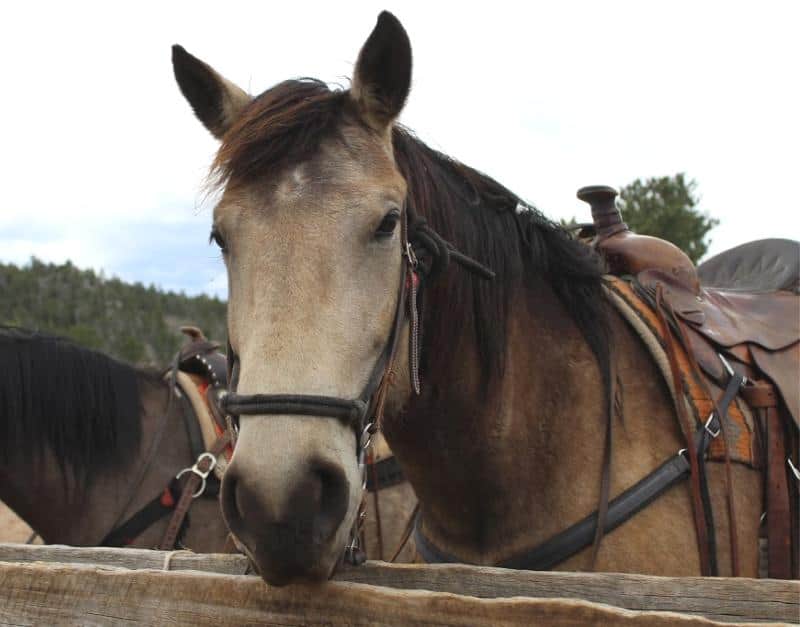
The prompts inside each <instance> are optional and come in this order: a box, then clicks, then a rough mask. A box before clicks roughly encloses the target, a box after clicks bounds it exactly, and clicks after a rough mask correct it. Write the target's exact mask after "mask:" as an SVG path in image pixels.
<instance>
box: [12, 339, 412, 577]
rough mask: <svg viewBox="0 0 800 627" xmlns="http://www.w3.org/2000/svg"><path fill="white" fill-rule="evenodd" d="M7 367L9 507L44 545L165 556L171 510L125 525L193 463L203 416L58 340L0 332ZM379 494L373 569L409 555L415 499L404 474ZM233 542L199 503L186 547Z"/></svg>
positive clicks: (379, 455)
mask: <svg viewBox="0 0 800 627" xmlns="http://www.w3.org/2000/svg"><path fill="white" fill-rule="evenodd" d="M0 363H2V364H3V365H4V370H3V371H4V372H5V373H7V376H6V377H4V378H3V379H2V380H0V390H2V392H0V410H2V416H3V417H4V421H3V424H2V429H0V434H2V435H3V438H2V439H3V443H4V445H3V447H2V449H0V501H2V502H4V503H8V504H9V505H10V506H11V508H12V510H15V511H16V512H17V513H18V514H20V515H21V516H22V517H23V519H24V520H25V521H26V522H27V523H28V525H29V526H30V527H31V528H32V529H33V530H34V532H35V533H36V534H37V535H39V536H41V537H42V539H43V540H44V541H45V542H46V543H51V544H52V543H57V544H72V545H85V546H94V545H97V544H105V545H108V544H118V545H123V546H129V547H140V548H142V547H153V546H157V545H159V540H160V539H161V538H162V536H163V534H164V530H165V527H166V525H167V524H168V521H169V514H170V510H169V508H166V507H165V508H160V509H159V510H158V511H157V513H156V514H153V515H150V516H146V517H145V518H143V519H142V522H141V523H140V524H138V525H136V526H135V528H134V527H132V526H130V525H129V526H128V527H125V526H124V523H125V522H126V521H127V520H129V519H131V518H133V516H134V514H135V513H137V512H140V511H143V510H144V509H145V508H146V507H147V505H148V503H149V502H150V501H151V499H148V496H149V497H158V496H160V495H162V494H163V490H164V487H165V486H167V485H168V484H170V483H171V480H172V479H173V478H174V476H175V475H176V474H177V472H178V471H179V470H182V469H183V468H184V467H186V464H187V462H189V461H190V460H192V457H193V455H195V452H194V451H192V448H193V445H192V443H191V438H192V436H191V435H190V434H189V431H188V429H187V422H186V420H187V418H188V419H189V420H196V413H192V409H195V408H193V407H192V408H190V407H189V406H188V405H181V404H180V402H179V400H178V399H177V398H173V399H172V400H170V398H169V386H170V384H169V382H168V380H166V379H165V377H163V376H161V374H160V373H159V372H157V371H155V370H152V369H147V368H135V367H132V366H130V365H128V364H125V363H122V362H119V361H117V360H115V359H113V358H111V357H109V356H107V355H104V354H102V353H99V352H96V351H92V350H89V349H86V348H83V347H80V346H79V345H77V344H75V343H73V342H71V341H68V340H65V339H63V338H60V337H56V336H50V335H47V334H43V333H35V332H31V331H28V330H25V329H19V328H7V327H0ZM187 410H188V413H187ZM159 431H161V432H160V433H159ZM195 437H196V436H195ZM154 442H155V446H156V448H155V449H153V448H152V447H153V446H154ZM380 443H382V441H381V442H379V444H380ZM378 448H379V451H376V464H375V465H376V468H380V467H381V466H382V464H384V463H386V464H389V465H391V462H392V459H393V457H392V453H391V451H390V450H389V449H388V447H386V446H385V444H384V445H383V446H379V447H378ZM195 456H196V455H195ZM144 465H147V468H146V469H143V466H144ZM143 472H144V473H145V474H142V473H143ZM383 474H385V473H383ZM140 477H141V478H140ZM376 477H377V475H376ZM136 480H138V482H139V483H138V485H137V484H136ZM373 483H374V487H371V490H370V491H371V495H372V498H371V499H369V500H368V503H367V516H368V523H367V524H366V525H365V529H364V533H363V544H364V549H365V550H366V553H367V555H368V556H369V557H371V558H377V559H380V558H382V557H388V556H389V555H390V551H394V550H395V549H396V548H398V547H399V544H400V541H401V538H402V535H403V527H404V524H405V523H406V521H407V520H408V518H409V514H410V513H411V511H412V510H413V508H414V505H415V504H416V498H415V497H414V494H413V491H412V490H411V488H410V486H409V485H408V482H407V481H405V480H404V479H403V477H402V476H398V474H397V473H396V472H395V473H394V474H393V475H389V476H382V477H381V478H380V480H377V479H376V481H374V482H373ZM178 488H179V486H176V487H174V488H173V489H174V490H175V491H176V494H175V495H174V496H178V492H179V489H178ZM209 495H210V496H214V494H213V493H212V491H211V490H209ZM53 508H55V509H53ZM54 512H56V513H57V515H56V516H53V513H54ZM159 514H160V515H159ZM109 529H115V533H113V535H112V534H110V533H107V532H108V530H109ZM139 529H141V533H138V534H137V535H133V536H131V535H130V533H129V532H130V531H136V530H139ZM227 535H228V532H227V528H226V527H225V524H224V521H223V520H222V516H221V513H220V511H219V507H218V504H217V502H216V499H214V498H212V499H209V498H201V499H196V500H194V501H193V505H192V508H191V511H190V515H189V524H188V525H187V528H186V530H185V531H184V532H183V533H182V537H181V538H180V546H181V547H183V548H190V549H192V550H194V551H195V552H198V553H211V552H219V551H223V550H229V549H231V548H232V546H231V545H229V544H228V543H227V541H226V540H227ZM412 546H413V543H412ZM410 559H411V546H409V547H403V550H402V551H401V552H399V555H398V561H401V562H402V561H409V560H410Z"/></svg>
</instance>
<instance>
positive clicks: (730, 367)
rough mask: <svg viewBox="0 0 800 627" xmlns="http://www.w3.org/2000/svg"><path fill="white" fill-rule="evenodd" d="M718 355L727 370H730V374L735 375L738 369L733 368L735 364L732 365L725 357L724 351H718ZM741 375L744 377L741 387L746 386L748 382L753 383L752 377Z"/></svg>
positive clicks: (730, 375)
mask: <svg viewBox="0 0 800 627" xmlns="http://www.w3.org/2000/svg"><path fill="white" fill-rule="evenodd" d="M717 357H719V360H720V361H721V362H722V365H723V366H725V370H727V371H728V376H729V377H731V378H733V377H735V376H736V371H735V370H734V369H733V366H731V364H730V362H728V360H727V359H725V357H724V356H723V355H722V353H717ZM741 377H742V385H741V386H740V387H744V386H745V385H747V384H748V383H751V381H750V379H748V378H747V377H746V376H744V375H741Z"/></svg>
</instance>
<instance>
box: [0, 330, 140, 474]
mask: <svg viewBox="0 0 800 627" xmlns="http://www.w3.org/2000/svg"><path fill="white" fill-rule="evenodd" d="M0 370H2V372H3V376H2V377H0V412H2V415H3V420H2V421H0V461H2V462H3V463H10V462H13V461H14V460H26V461H30V460H31V459H36V458H40V457H41V455H42V454H44V453H45V452H46V451H47V450H48V449H49V452H50V453H52V455H53V456H54V458H55V460H56V462H57V463H58V464H59V465H61V466H62V468H68V469H69V470H70V471H71V472H72V473H74V475H75V476H76V477H81V478H87V479H89V478H91V475H92V473H93V472H95V471H99V470H103V469H104V468H110V467H116V466H118V465H120V464H124V463H126V462H127V461H129V460H130V458H131V457H132V456H133V455H134V454H135V453H136V452H137V451H138V448H139V442H140V440H141V418H140V414H141V401H140V395H139V379H140V377H142V376H144V377H145V378H148V379H153V378H154V375H152V374H149V373H145V372H142V371H139V370H137V369H135V368H133V367H132V366H129V365H127V364H124V363H122V362H119V361H117V360H115V359H113V358H111V357H109V356H107V355H104V354H103V353H100V352H98V351H94V350H90V349H87V348H83V347H80V346H78V345H76V344H74V343H72V342H70V341H69V340H66V339H64V338H60V337H56V336H50V335H46V334H43V333H37V332H33V331H28V330H24V329H19V328H13V327H5V326H0Z"/></svg>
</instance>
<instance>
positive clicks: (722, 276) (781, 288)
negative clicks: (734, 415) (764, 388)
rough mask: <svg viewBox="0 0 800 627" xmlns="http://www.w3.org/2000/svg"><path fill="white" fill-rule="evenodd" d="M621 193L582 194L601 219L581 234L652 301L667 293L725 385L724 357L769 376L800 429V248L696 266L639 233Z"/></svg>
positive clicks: (595, 189) (744, 249)
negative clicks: (624, 213)
mask: <svg viewBox="0 0 800 627" xmlns="http://www.w3.org/2000/svg"><path fill="white" fill-rule="evenodd" d="M616 195H617V192H616V190H614V189H613V188H611V187H606V186H592V187H584V188H582V189H581V190H580V191H579V192H578V197H579V198H580V199H581V200H584V201H586V202H588V203H589V204H590V205H591V208H592V217H593V219H594V225H593V228H590V229H586V228H584V230H583V231H582V232H581V237H582V238H584V239H588V240H589V243H590V244H591V245H592V246H594V248H595V249H596V250H597V251H598V252H600V254H601V255H602V256H603V257H604V258H605V260H606V263H607V264H608V267H609V271H610V273H611V274H614V275H617V276H629V277H633V278H634V279H635V284H636V286H637V288H638V289H639V290H641V292H642V296H643V297H645V298H647V299H648V300H651V301H652V299H653V297H654V294H655V291H656V290H657V289H660V290H661V292H662V297H663V301H664V302H665V303H667V304H668V305H669V306H670V307H671V309H672V310H673V311H674V312H675V314H676V316H677V317H678V318H680V320H681V321H682V322H683V323H685V324H684V325H683V330H684V331H685V332H686V333H685V335H686V336H687V337H688V340H689V344H690V345H691V350H692V353H693V354H694V356H695V358H696V359H697V362H698V364H699V365H700V367H701V368H702V369H703V370H704V371H705V373H706V374H707V375H708V376H709V377H711V378H712V379H713V380H715V381H717V382H720V383H721V384H723V387H724V382H725V381H726V379H727V377H728V373H727V372H726V369H725V366H724V364H723V362H722V360H720V358H719V355H720V354H721V355H724V356H725V358H726V359H728V360H729V362H730V363H732V364H733V365H734V367H735V368H736V369H737V370H738V371H739V372H744V373H745V374H746V375H747V376H748V377H750V378H751V379H755V378H766V379H768V380H769V381H771V382H772V383H773V384H774V385H775V387H776V388H777V391H778V393H779V395H780V397H781V399H782V400H783V402H784V405H785V407H786V408H787V410H788V412H789V414H790V415H791V417H792V419H793V420H794V423H795V425H797V426H798V427H800V392H799V390H798V387H800V386H799V384H798V382H799V381H800V243H798V242H794V241H792V240H785V239H777V240H761V241H757V242H750V243H748V244H744V245H742V246H738V247H736V248H733V249H731V250H728V251H726V252H723V253H721V254H719V255H717V256H716V257H713V258H711V259H709V260H708V261H707V262H705V263H704V264H701V266H700V267H699V268H695V267H694V265H693V264H692V262H691V261H690V260H689V258H688V257H687V256H686V254H685V253H684V252H683V251H681V250H680V249H679V248H677V247H676V246H674V245H673V244H670V243H669V242H666V241H664V240H660V239H658V238H654V237H647V236H643V235H636V234H634V233H632V232H631V231H630V230H629V229H628V227H627V225H626V224H625V223H624V222H623V221H622V218H621V216H620V213H619V210H618V209H617V206H616V201H615V199H616Z"/></svg>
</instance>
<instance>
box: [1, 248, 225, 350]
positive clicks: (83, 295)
mask: <svg viewBox="0 0 800 627" xmlns="http://www.w3.org/2000/svg"><path fill="white" fill-rule="evenodd" d="M225 307H226V304H225V302H224V301H222V300H220V299H219V298H216V297H210V296H191V297H190V296H186V295H185V294H182V293H180V294H178V293H175V292H163V291H160V290H158V289H157V288H156V287H155V286H153V285H151V286H149V287H145V286H144V285H142V284H141V283H133V284H129V283H125V282H123V281H121V280H120V279H117V278H106V277H104V276H102V274H100V275H98V274H97V273H95V272H94V271H93V270H81V269H79V268H76V267H75V266H74V265H73V264H72V263H71V262H69V261H67V262H66V263H63V264H53V263H43V262H42V261H40V260H38V259H35V258H33V259H31V261H30V263H29V264H28V265H26V266H23V267H17V266H15V265H13V264H0V323H2V324H5V325H13V326H21V327H25V328H28V329H33V330H37V331H44V332H47V333H53V334H56V335H61V336H65V337H69V338H71V339H73V340H75V341H77V342H78V343H80V344H82V345H84V346H88V347H90V348H94V349H97V350H100V351H102V352H104V353H108V354H110V355H113V356H114V357H117V358H118V359H121V360H124V361H127V362H131V363H136V364H147V365H158V366H162V365H165V364H167V363H168V362H169V361H170V359H171V358H172V356H173V355H174V353H175V352H176V351H177V350H178V349H179V347H180V346H181V345H182V344H183V342H184V340H185V338H184V337H183V335H182V334H181V333H180V331H179V327H180V326H181V325H185V324H192V325H195V326H198V327H200V328H201V329H202V330H203V331H204V332H205V334H206V335H207V336H208V337H209V338H210V339H214V340H218V341H221V342H224V341H225V337H226V331H225Z"/></svg>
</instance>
